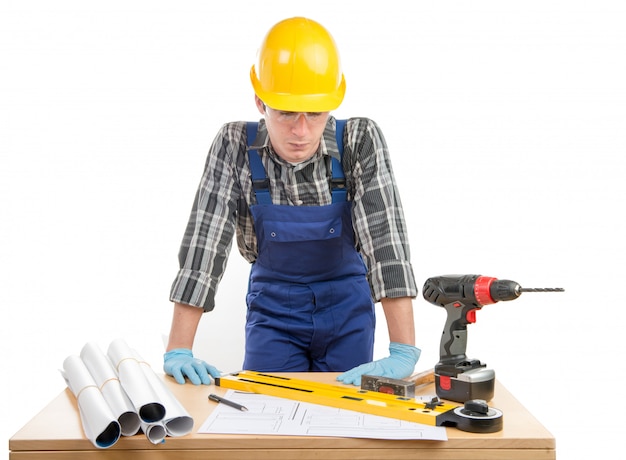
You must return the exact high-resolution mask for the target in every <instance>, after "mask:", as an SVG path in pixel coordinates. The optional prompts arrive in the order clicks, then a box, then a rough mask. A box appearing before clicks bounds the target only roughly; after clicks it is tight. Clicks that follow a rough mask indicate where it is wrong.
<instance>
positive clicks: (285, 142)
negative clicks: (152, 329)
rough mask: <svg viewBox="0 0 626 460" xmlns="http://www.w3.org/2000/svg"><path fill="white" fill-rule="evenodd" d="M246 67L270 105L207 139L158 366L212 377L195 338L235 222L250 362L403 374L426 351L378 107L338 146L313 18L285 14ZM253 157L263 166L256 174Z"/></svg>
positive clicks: (326, 63)
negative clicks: (418, 342)
mask: <svg viewBox="0 0 626 460" xmlns="http://www.w3.org/2000/svg"><path fill="white" fill-rule="evenodd" d="M250 78H251V81H252V86H253V88H254V92H255V101H256V106H257V108H258V110H259V112H260V113H261V114H262V115H263V117H264V118H263V119H261V121H260V122H259V124H258V130H257V131H256V132H254V133H251V135H250V134H247V133H246V123H244V122H234V123H227V124H226V125H224V126H223V127H222V128H221V130H220V131H219V133H218V134H217V136H216V138H215V140H214V142H213V144H212V146H211V150H210V152H209V154H208V158H207V162H206V166H205V171H204V175H203V177H202V180H201V183H200V186H199V188H198V192H197V195H196V198H195V202H194V206H193V210H192V213H191V216H190V219H189V223H188V225H187V229H186V232H185V237H184V239H183V242H182V245H181V249H180V253H179V261H180V271H179V273H178V276H177V278H176V280H175V281H174V284H173V286H172V291H171V296H170V299H171V300H172V301H173V302H174V303H175V305H174V315H173V319H172V326H171V331H170V336H169V343H168V346H167V352H166V353H165V355H164V370H165V372H166V373H168V374H170V375H173V376H174V377H175V379H176V380H177V381H178V382H179V383H184V382H185V377H187V378H188V379H189V380H190V381H191V382H192V383H194V384H200V383H203V384H210V383H211V378H210V376H213V377H217V376H219V371H218V370H217V369H216V368H215V367H213V366H211V365H209V364H207V363H206V362H204V361H202V360H199V359H196V358H194V357H193V354H192V352H191V349H192V346H193V341H194V337H195V334H196V330H197V326H198V324H199V321H200V318H201V316H202V314H203V313H204V312H207V311H210V310H212V309H213V308H214V306H215V303H214V301H215V292H216V289H217V286H218V284H219V281H220V279H221V277H222V275H223V273H224V269H225V266H226V261H227V258H228V254H229V252H230V248H231V244H232V240H233V238H234V237H235V235H236V239H237V244H238V248H239V251H240V253H241V254H242V256H243V257H244V258H245V259H246V260H248V261H249V262H250V263H251V271H250V279H249V288H248V293H247V296H246V303H247V306H248V313H247V318H246V346H245V358H244V364H243V368H244V369H247V370H255V371H262V372H282V371H284V372H289V371H290V372H303V371H328V372H343V374H341V375H340V376H339V377H338V380H340V381H342V382H344V383H346V384H355V385H359V384H360V380H361V376H362V375H364V374H370V375H379V376H387V377H394V378H403V377H407V376H409V375H410V374H411V373H413V371H414V368H415V365H416V363H417V360H418V359H419V355H420V350H419V349H418V348H416V347H415V346H414V345H415V329H414V319H413V306H412V298H413V297H415V296H416V295H417V288H416V286H415V280H414V276H413V270H412V267H411V264H410V254H409V246H408V242H407V233H406V227H405V222H404V216H403V211H402V206H401V204H400V200H399V197H398V192H397V189H396V187H395V184H394V179H393V173H392V170H391V164H390V160H389V156H388V152H387V146H386V143H385V140H384V137H383V135H382V133H381V131H380V129H379V128H378V126H377V125H376V124H375V123H374V122H373V121H372V120H369V119H367V118H352V119H350V120H347V122H346V125H345V130H344V132H343V133H339V134H340V138H339V139H341V140H342V141H343V144H344V153H343V155H342V158H340V155H339V152H338V146H337V141H336V140H335V139H336V137H335V134H336V133H335V128H336V120H335V119H334V118H333V117H332V116H330V113H329V112H330V111H332V110H334V109H336V108H337V107H338V106H339V105H340V104H341V102H342V100H343V97H344V92H345V79H344V76H343V73H342V71H341V68H340V61H339V55H338V52H337V48H336V45H335V42H334V40H333V38H332V36H331V35H330V34H329V33H328V31H326V29H324V28H323V27H322V26H321V25H320V24H318V23H316V22H315V21H312V20H310V19H306V18H291V19H287V20H284V21H281V22H279V23H278V24H276V25H275V26H274V27H273V28H272V29H271V30H270V31H269V32H268V34H267V35H266V37H265V39H264V41H263V43H262V46H261V48H260V50H259V55H258V62H257V63H256V64H255V65H253V66H252V69H251V73H250ZM248 144H250V146H251V149H250V150H251V151H250V152H248V147H247V145H248ZM332 158H335V159H336V160H341V163H339V162H338V161H337V162H336V163H335V169H334V171H335V175H336V173H337V169H339V171H341V169H343V174H344V175H345V188H344V189H343V191H344V193H343V195H342V193H341V185H340V186H339V188H337V187H335V192H333V183H335V181H333V179H332V176H333V160H332ZM256 162H258V164H260V165H262V166H261V167H260V171H261V173H262V174H263V177H262V178H261V179H260V180H255V181H253V180H251V176H252V175H253V173H254V171H253V170H254V167H251V164H255V163H256ZM258 170H259V169H257V171H258ZM346 198H347V199H346ZM374 300H376V301H380V302H381V303H382V307H383V311H384V313H385V318H386V320H387V325H388V330H389V338H390V341H391V344H390V347H389V350H390V356H389V357H387V358H384V359H381V360H378V361H374V362H372V359H373V344H374V327H375V315H374Z"/></svg>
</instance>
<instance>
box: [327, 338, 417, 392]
mask: <svg viewBox="0 0 626 460" xmlns="http://www.w3.org/2000/svg"><path fill="white" fill-rule="evenodd" d="M420 353H421V350H420V349H419V348H415V347H414V346H412V345H407V344H404V343H398V342H391V343H390V344H389V354H390V356H389V357H388V358H383V359H379V360H378V361H372V362H371V363H365V364H361V365H360V366H357V367H355V368H354V369H350V370H349V371H346V372H344V373H343V374H341V375H340V376H338V377H337V380H339V381H340V382H343V383H346V384H350V383H351V384H353V385H361V376H362V375H376V376H378V377H390V378H392V379H402V378H404V377H408V376H409V375H411V374H412V373H413V371H414V370H415V365H416V364H417V360H418V359H419V358H420Z"/></svg>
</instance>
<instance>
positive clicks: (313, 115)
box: [306, 112, 322, 118]
mask: <svg viewBox="0 0 626 460" xmlns="http://www.w3.org/2000/svg"><path fill="white" fill-rule="evenodd" d="M306 115H307V117H309V118H319V117H321V116H322V112H307V113H306Z"/></svg>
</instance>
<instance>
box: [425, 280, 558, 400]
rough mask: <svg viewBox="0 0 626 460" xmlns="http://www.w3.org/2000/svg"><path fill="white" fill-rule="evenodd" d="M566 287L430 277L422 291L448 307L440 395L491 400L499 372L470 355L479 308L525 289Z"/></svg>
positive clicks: (437, 370)
mask: <svg viewBox="0 0 626 460" xmlns="http://www.w3.org/2000/svg"><path fill="white" fill-rule="evenodd" d="M563 291H564V289H563V288H522V287H521V286H520V285H519V284H517V283H516V282H515V281H509V280H499V279H497V278H492V277H488V276H481V275H447V276H437V277H433V278H429V279H428V280H426V282H425V283H424V288H423V290H422V294H423V296H424V298H425V299H426V300H427V301H429V302H430V303H432V304H435V305H438V306H440V307H443V308H445V309H446V313H447V318H446V324H445V327H444V329H443V334H442V337H441V345H440V348H439V363H438V364H437V365H436V366H435V389H436V391H437V395H438V396H439V397H440V398H444V399H448V400H450V401H458V402H465V401H468V400H472V399H481V400H485V401H489V400H491V398H492V397H493V393H494V385H495V372H494V371H493V370H492V369H487V368H486V364H484V363H481V362H480V360H478V359H468V358H467V356H466V354H465V351H466V347H467V325H468V324H469V323H474V322H476V311H477V310H480V309H481V308H482V307H483V306H484V305H489V304H492V303H496V302H498V301H500V300H514V299H517V298H518V297H519V296H520V295H521V294H522V293H523V292H563Z"/></svg>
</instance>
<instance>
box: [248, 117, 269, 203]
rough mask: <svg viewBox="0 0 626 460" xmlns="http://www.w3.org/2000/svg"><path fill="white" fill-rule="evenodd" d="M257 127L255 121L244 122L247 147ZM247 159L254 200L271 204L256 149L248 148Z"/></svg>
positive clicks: (266, 182) (264, 175)
mask: <svg viewBox="0 0 626 460" xmlns="http://www.w3.org/2000/svg"><path fill="white" fill-rule="evenodd" d="M258 127H259V123H258V122H256V121H249V122H247V123H246V135H247V143H248V147H249V146H250V144H251V143H252V142H253V141H254V139H255V138H256V132H257V129H258ZM248 159H249V161H250V171H251V172H252V188H253V189H254V194H255V195H256V201H257V203H258V204H272V197H271V196H270V180H269V179H268V178H267V174H266V173H265V167H264V166H263V163H262V162H261V156H260V155H259V152H258V151H257V150H256V149H250V150H248Z"/></svg>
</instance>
